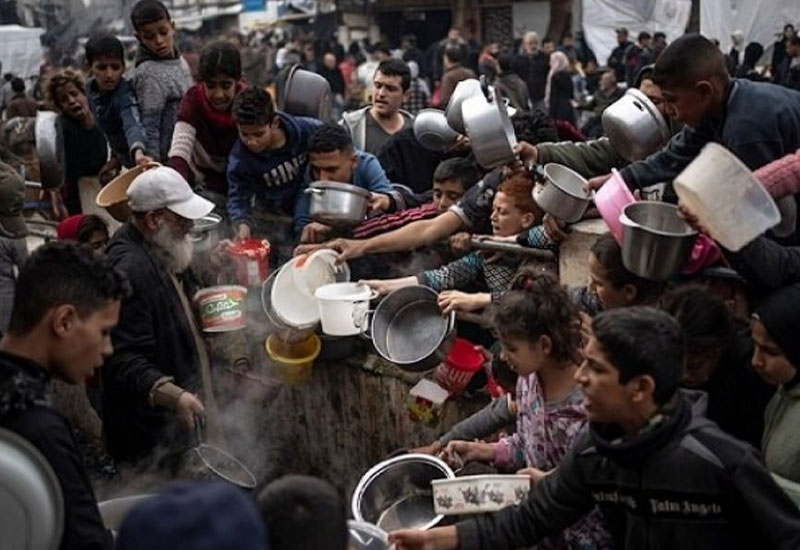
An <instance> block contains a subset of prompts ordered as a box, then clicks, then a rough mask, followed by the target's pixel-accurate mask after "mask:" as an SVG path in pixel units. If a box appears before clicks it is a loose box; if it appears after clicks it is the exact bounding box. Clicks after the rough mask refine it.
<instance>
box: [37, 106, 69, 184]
mask: <svg viewBox="0 0 800 550" xmlns="http://www.w3.org/2000/svg"><path fill="white" fill-rule="evenodd" d="M34 133H35V136H36V154H37V156H38V157H39V176H40V180H41V182H42V187H43V188H44V189H57V188H60V187H61V186H63V185H64V179H65V177H66V173H65V171H64V166H65V155H64V135H63V133H62V131H61V121H60V120H59V118H58V113H55V112H53V111H38V112H37V113H36V127H35V131H34Z"/></svg>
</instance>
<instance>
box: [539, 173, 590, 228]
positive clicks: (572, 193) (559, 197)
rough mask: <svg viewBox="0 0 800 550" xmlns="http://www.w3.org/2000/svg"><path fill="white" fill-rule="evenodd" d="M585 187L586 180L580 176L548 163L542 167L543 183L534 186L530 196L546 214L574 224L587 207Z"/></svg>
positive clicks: (587, 199) (588, 199)
mask: <svg viewBox="0 0 800 550" xmlns="http://www.w3.org/2000/svg"><path fill="white" fill-rule="evenodd" d="M585 187H586V180H585V179H584V178H583V177H582V176H581V175H580V174H578V173H577V172H575V171H574V170H571V169H569V168H567V167H566V166H563V165H561V164H556V163H549V164H546V165H545V167H544V182H539V183H537V184H536V185H535V186H534V188H533V191H532V196H533V200H534V202H535V203H536V204H537V205H538V206H539V208H541V209H542V210H544V211H545V212H547V213H548V214H551V215H553V216H555V217H556V218H558V219H560V220H564V221H565V222H568V223H575V222H577V221H578V220H580V219H581V218H582V217H583V214H584V213H585V212H586V208H587V207H588V206H589V201H590V194H589V192H588V191H586V189H585Z"/></svg>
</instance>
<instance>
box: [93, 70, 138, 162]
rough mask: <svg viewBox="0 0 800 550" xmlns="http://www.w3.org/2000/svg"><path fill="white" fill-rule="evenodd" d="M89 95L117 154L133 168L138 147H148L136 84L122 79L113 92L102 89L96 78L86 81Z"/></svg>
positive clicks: (97, 116)
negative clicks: (135, 88)
mask: <svg viewBox="0 0 800 550" xmlns="http://www.w3.org/2000/svg"><path fill="white" fill-rule="evenodd" d="M86 97H87V99H88V100H89V107H90V108H91V109H92V114H93V115H94V117H95V119H96V120H97V123H98V124H99V125H100V128H102V130H103V133H104V134H105V135H106V139H107V140H108V144H109V146H110V147H111V151H112V153H113V154H114V156H115V157H117V158H118V159H120V160H121V161H122V163H123V164H124V165H125V166H127V167H131V166H133V165H134V159H133V153H134V152H135V151H136V149H141V150H142V151H144V150H145V147H144V130H143V129H142V121H141V118H140V116H139V106H138V105H137V103H136V95H135V94H134V93H133V86H131V83H130V82H129V81H128V80H125V79H124V78H123V79H120V81H119V84H117V87H116V88H114V89H113V90H112V91H111V92H101V91H100V90H99V89H98V88H97V82H96V81H95V79H94V78H91V79H89V81H88V82H87V83H86Z"/></svg>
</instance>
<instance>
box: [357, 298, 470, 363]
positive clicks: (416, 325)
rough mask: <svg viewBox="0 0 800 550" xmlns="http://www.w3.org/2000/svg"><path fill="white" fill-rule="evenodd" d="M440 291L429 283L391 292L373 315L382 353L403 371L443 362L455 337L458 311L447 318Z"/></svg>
mask: <svg viewBox="0 0 800 550" xmlns="http://www.w3.org/2000/svg"><path fill="white" fill-rule="evenodd" d="M437 298H438V294H436V292H435V291H434V290H432V289H431V288H428V287H426V286H417V285H415V286H407V287H403V288H399V289H397V290H395V291H392V292H390V293H389V294H388V295H387V296H386V297H385V298H384V299H383V300H381V302H380V303H379V304H378V305H377V307H376V308H375V312H374V313H373V315H372V323H371V338H372V343H373V345H374V346H375V349H376V350H377V351H378V353H379V354H380V355H381V357H383V358H384V359H386V360H387V361H389V362H391V363H394V364H395V365H397V366H398V367H400V368H401V369H403V370H407V371H411V372H422V371H426V370H430V369H432V368H434V367H435V366H436V365H438V364H439V363H441V362H442V361H443V360H444V358H445V357H446V356H447V352H448V351H450V346H452V344H453V340H454V339H455V314H451V315H450V317H449V318H448V317H443V316H442V312H441V310H440V309H439V304H438V302H437Z"/></svg>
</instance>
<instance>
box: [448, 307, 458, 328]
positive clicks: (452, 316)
mask: <svg viewBox="0 0 800 550" xmlns="http://www.w3.org/2000/svg"><path fill="white" fill-rule="evenodd" d="M454 328H456V312H455V310H453V311H451V312H450V319H448V320H447V332H448V333H449V332H450V331H451V330H453V329H454Z"/></svg>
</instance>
